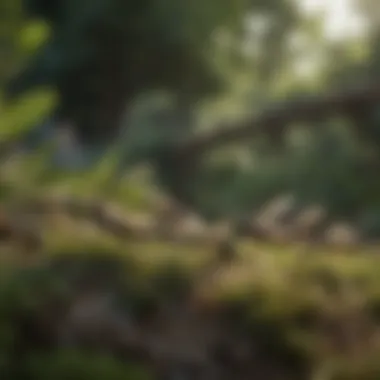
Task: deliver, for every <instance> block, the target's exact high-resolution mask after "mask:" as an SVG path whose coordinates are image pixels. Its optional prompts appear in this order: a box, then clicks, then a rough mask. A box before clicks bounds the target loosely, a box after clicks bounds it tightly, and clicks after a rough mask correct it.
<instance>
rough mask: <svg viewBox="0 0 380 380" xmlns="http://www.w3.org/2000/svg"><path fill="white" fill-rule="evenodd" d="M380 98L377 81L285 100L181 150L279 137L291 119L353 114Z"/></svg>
mask: <svg viewBox="0 0 380 380" xmlns="http://www.w3.org/2000/svg"><path fill="white" fill-rule="evenodd" d="M378 102H380V83H378V82H377V83H373V84H371V85H365V86H361V87H360V88H358V87H356V88H353V89H351V90H347V91H344V92H338V93H331V94H329V95H326V96H321V97H307V98H303V99H299V100H296V101H291V102H285V103H281V104H278V105H275V106H272V107H270V108H269V109H267V110H265V111H263V112H262V113H261V114H259V115H257V116H253V117H249V118H247V119H246V120H242V121H241V122H237V123H229V124H226V125H225V124H222V125H220V126H219V127H217V128H215V130H213V131H212V132H210V133H207V134H201V135H200V136H197V137H195V138H194V139H192V140H190V141H187V142H184V143H182V144H181V145H180V146H179V147H178V151H179V152H181V154H184V156H187V157H189V156H194V155H200V154H202V153H204V152H205V151H207V150H209V149H213V148H215V147H218V146H221V145H225V144H230V143H233V142H236V141H239V140H242V139H247V138H252V137H254V136H256V135H259V134H265V135H269V136H272V137H276V136H278V135H279V134H281V133H282V132H283V131H284V129H285V127H286V126H287V125H288V124H290V123H294V122H310V121H316V120H321V119H324V118H326V117H331V116H334V115H339V114H343V115H347V116H350V114H351V112H352V111H353V110H355V109H358V108H361V107H363V106H364V107H368V106H373V105H375V104H376V103H378ZM188 155H189V156H188Z"/></svg>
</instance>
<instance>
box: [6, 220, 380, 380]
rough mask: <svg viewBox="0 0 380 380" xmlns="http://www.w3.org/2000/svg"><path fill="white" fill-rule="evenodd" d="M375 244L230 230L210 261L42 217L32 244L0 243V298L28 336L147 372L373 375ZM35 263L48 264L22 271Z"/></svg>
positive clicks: (377, 326)
mask: <svg viewBox="0 0 380 380" xmlns="http://www.w3.org/2000/svg"><path fill="white" fill-rule="evenodd" d="M377 251H378V248H377V247H372V248H368V249H364V248H363V249H360V250H349V251H348V250H345V249H343V248H340V249H338V248H335V249H333V248H323V247H317V246H315V247H313V246H310V245H309V246H305V245H301V244H298V245H296V244H287V245H281V244H277V245H274V244H264V243H258V242H255V241H253V240H250V239H241V240H240V241H239V242H238V244H237V252H238V254H237V257H236V258H235V259H234V260H233V261H231V262H228V263H219V262H218V261H217V260H216V259H215V257H216V256H215V247H213V245H212V243H207V244H204V245H202V244H198V245H189V244H184V243H179V242H177V243H175V242H171V243H170V242H158V241H154V240H150V241H148V240H147V241H141V240H140V241H129V240H128V239H127V240H125V239H118V238H117V237H115V236H112V235H109V234H107V233H105V232H103V231H101V230H100V229H95V228H93V226H89V225H84V224H83V223H77V222H70V223H68V222H67V220H60V221H59V222H57V220H54V221H53V220H47V221H45V225H44V246H43V249H42V250H41V251H40V252H37V253H32V254H26V253H25V252H22V250H20V249H19V248H18V247H17V245H16V246H15V245H9V246H3V247H2V248H1V250H0V253H1V261H2V264H3V265H2V269H3V276H2V277H3V280H6V281H5V282H3V290H4V289H5V290H6V291H3V292H2V293H1V296H2V298H1V299H0V304H1V303H2V302H3V303H4V302H7V303H6V306H7V308H9V309H10V310H11V314H7V315H13V319H12V321H8V322H9V323H11V325H12V328H13V329H14V330H15V331H18V339H19V340H21V341H22V342H23V344H25V345H27V346H28V347H39V348H41V349H42V348H46V344H47V343H46V342H49V344H53V346H54V347H55V348H59V349H62V347H63V348H67V347H69V348H72V347H75V348H78V347H88V346H91V347H92V348H93V349H95V351H96V350H98V351H99V350H100V351H101V352H104V350H107V352H112V353H113V355H116V357H121V358H122V359H123V360H124V361H125V360H132V361H137V362H139V363H140V362H141V363H143V366H144V368H149V371H150V372H151V373H152V376H153V378H163V379H164V378H165V379H176V378H179V377H176V376H186V377H183V378H187V379H194V380H195V379H211V380H212V379H215V380H219V379H220V380H222V379H237V380H239V379H241V380H244V379H253V378H255V379H259V380H261V379H262V380H277V379H278V380H280V379H281V380H286V379H289V380H296V379H300V380H375V379H380V362H379V360H378V358H379V357H380V276H379V273H378V268H379V264H380V256H379V255H378V254H377ZM43 270H46V273H49V274H50V275H52V276H50V277H49V276H47V277H46V278H45V277H43V276H40V278H45V279H44V280H41V279H40V280H37V277H38V276H33V275H32V273H41V271H43ZM20 273H21V274H22V276H23V280H20V282H21V283H22V286H21V285H20V286H14V284H15V282H14V278H19V277H17V274H20ZM28 273H29V274H31V275H28ZM7 281H10V282H7ZM46 281H48V282H46ZM10 284H13V285H12V287H11V286H9V285H10ZM56 285H57V286H56ZM7 292H8V293H9V292H10V293H11V294H12V297H11V298H12V299H13V302H12V303H11V304H10V305H8V303H9V295H8V298H7V297H6V294H8V293H7ZM3 293H4V294H3ZM25 294H26V295H27V296H25ZM42 295H43V297H42ZM31 299H32V300H34V301H33V302H30V300H31ZM14 300H18V303H17V302H15V301H14ZM28 300H29V301H28ZM20 304H21V305H23V306H22V307H20ZM25 304H26V305H27V306H25ZM7 308H6V309H7ZM12 313H13V314H12ZM15 314H16V315H17V318H14V315H15ZM19 314H21V315H22V318H21V319H22V320H23V321H24V322H25V320H27V321H29V322H28V323H29V325H28V324H27V325H28V326H33V331H34V332H35V333H34V334H33V335H32V336H31V335H30V334H29V333H27V332H25V331H24V330H25V323H24V324H23V326H24V327H23V329H24V330H23V329H21V327H20V325H19V324H18V323H19V322H18V321H19V320H20V315H19ZM3 318H4V315H3ZM29 328H31V327H29ZM20 331H23V332H22V333H21V332H20ZM36 331H37V332H38V331H39V332H40V333H39V334H40V335H42V336H44V339H42V338H41V336H40V337H36ZM37 335H38V334H37ZM0 341H1V339H0ZM19 344H21V343H19ZM0 348H3V347H0ZM28 350H29V348H28ZM37 378H38V377H37ZM109 378H110V379H111V377H109ZM111 380H112V379H111Z"/></svg>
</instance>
